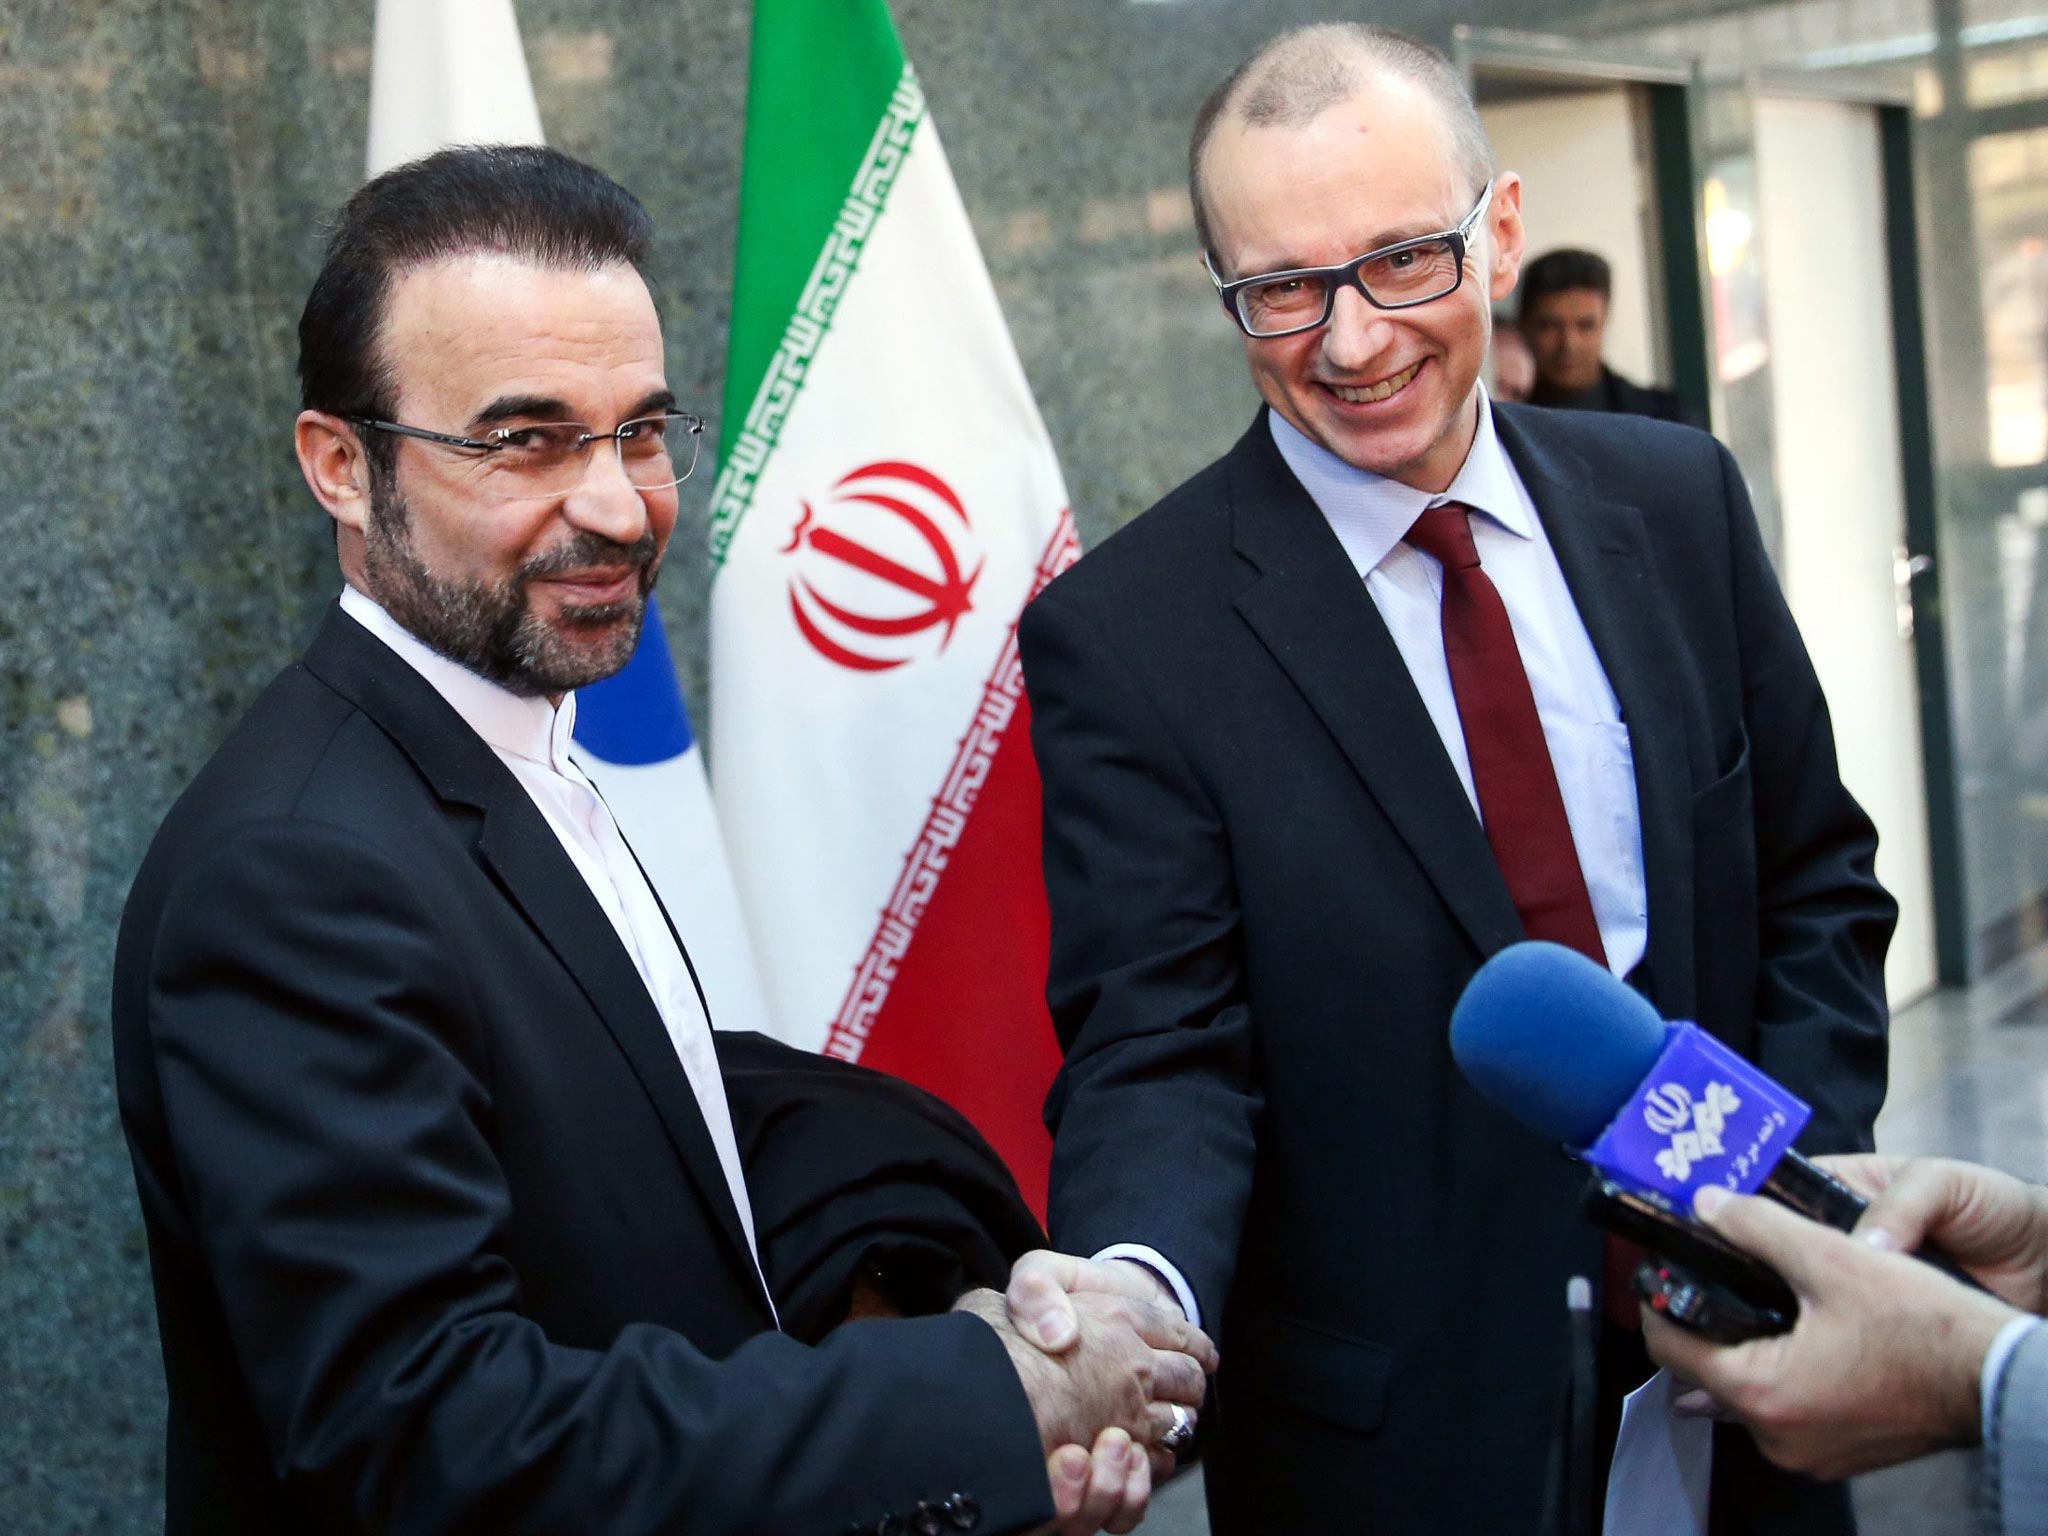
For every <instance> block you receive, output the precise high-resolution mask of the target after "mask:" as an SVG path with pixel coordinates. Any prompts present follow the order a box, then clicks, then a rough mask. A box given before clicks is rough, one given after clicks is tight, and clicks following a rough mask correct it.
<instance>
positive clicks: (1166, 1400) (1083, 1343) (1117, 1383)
mask: <svg viewBox="0 0 2048 1536" xmlns="http://www.w3.org/2000/svg"><path fill="white" fill-rule="evenodd" d="M1072 1303H1073V1309H1074V1314H1075V1317H1076V1319H1077V1321H1078V1322H1079V1325H1080V1338H1079V1340H1078V1342H1076V1343H1075V1344H1074V1345H1073V1346H1072V1347H1070V1348H1067V1349H1065V1350H1062V1351H1061V1352H1060V1353H1058V1354H1048V1353H1047V1352H1046V1351H1045V1349H1044V1347H1043V1346H1042V1345H1041V1344H1040V1343H1039V1342H1038V1341H1037V1340H1035V1339H1029V1338H1026V1337H1025V1336H1024V1335H1023V1334H1022V1333H1020V1332H1018V1330H1017V1328H1016V1327H1015V1325H1014V1324H1013V1323H1012V1322H1011V1320H1010V1316H1009V1309H1008V1307H1007V1305H1006V1304H1005V1301H1004V1298H1003V1297H1002V1296H1001V1295H1000V1294H999V1293H997V1292H995V1291H985V1290H984V1291H970V1292H968V1293H967V1294H966V1295H965V1296H963V1297H961V1298H960V1300H959V1301H958V1302H957V1303H956V1304H955V1310H956V1311H963V1312H972V1313H973V1314H974V1315H975V1316H977V1317H979V1318H980V1319H981V1320H982V1321H983V1322H985V1323H987V1324H988V1325H989V1326H990V1327H991V1328H993V1329H995V1331H996V1334H997V1336H998V1337H999V1338H1001V1339H1002V1341H1003V1345H1004V1347H1005V1348H1006V1349H1008V1350H1009V1352H1010V1363H1011V1365H1012V1366H1014V1367H1015V1369H1016V1371H1017V1376H1018V1379H1019V1380H1020V1381H1021V1382H1022V1383H1023V1387H1024V1394H1025V1396H1026V1398H1027V1399H1028V1400H1029V1401H1030V1403H1031V1412H1032V1415H1033V1417H1034V1418H1035V1419H1036V1420H1037V1423H1038V1432H1039V1439H1040V1440H1041V1441H1042V1442H1043V1444H1044V1447H1045V1449H1046V1452H1047V1453H1048V1455H1049V1456H1050V1455H1052V1454H1053V1453H1055V1452H1061V1453H1062V1454H1065V1455H1072V1454H1073V1453H1072V1452H1067V1451H1064V1450H1063V1448H1066V1447H1095V1448H1096V1455H1095V1457H1094V1460H1095V1462H1096V1463H1098V1466H1097V1469H1096V1470H1097V1473H1098V1474H1099V1473H1100V1472H1101V1470H1102V1469H1101V1466H1100V1465H1099V1464H1100V1463H1102V1461H1103V1459H1104V1458H1103V1455H1102V1450H1103V1448H1104V1446H1103V1441H1104V1437H1105V1436H1107V1442H1108V1444H1109V1445H1110V1446H1112V1447H1113V1446H1115V1445H1117V1444H1118V1443H1120V1442H1121V1441H1122V1440H1123V1439H1124V1437H1128V1439H1129V1441H1130V1442H1132V1443H1134V1444H1135V1446H1136V1447H1138V1448H1139V1449H1141V1450H1143V1451H1144V1452H1145V1453H1146V1455H1144V1456H1133V1457H1131V1458H1130V1459H1131V1461H1133V1462H1136V1463H1138V1464H1139V1465H1143V1464H1144V1463H1145V1462H1146V1460H1147V1459H1148V1458H1150V1459H1158V1458H1159V1457H1160V1456H1163V1455H1164V1453H1159V1452H1157V1451H1156V1448H1157V1446H1158V1444H1159V1441H1160V1439H1161V1438H1162V1437H1163V1436H1164V1435H1165V1433H1166V1431H1167V1429H1168V1428H1169V1427H1170V1426H1171V1424H1172V1422H1173V1415H1172V1413H1171V1410H1170V1408H1169V1406H1168V1405H1170V1404H1174V1403H1179V1404H1182V1405H1184V1406H1186V1407H1188V1408H1191V1409H1192V1408H1199V1407H1200V1406H1201V1403H1202V1398H1203V1394H1204V1392H1205V1391H1206V1389H1207V1386H1208V1373H1209V1371H1210V1370H1211V1369H1213V1368H1214V1366H1215V1363H1216V1350H1215V1346H1214V1345H1213V1344H1211V1343H1210V1342H1209V1339H1208V1336H1207V1335H1206V1334H1204V1333H1203V1332H1202V1331H1201V1330H1200V1329H1198V1328H1196V1327H1194V1326H1193V1325H1192V1324H1191V1323H1189V1322H1188V1321H1187V1319H1185V1318H1183V1317H1182V1316H1181V1315H1180V1314H1179V1312H1178V1310H1176V1309H1174V1308H1171V1307H1165V1306H1161V1305H1160V1304H1158V1303H1157V1302H1153V1301H1147V1300H1143V1299H1141V1298H1139V1297H1136V1296H1131V1295H1123V1294H1116V1293H1111V1292H1094V1291H1090V1292H1081V1293H1077V1294H1075V1295H1074V1296H1073V1297H1072ZM1164 1460H1165V1464H1166V1465H1168V1466H1170V1465H1171V1462H1172V1458H1171V1457H1170V1456H1164ZM1114 1461H1115V1458H1114V1457H1112V1458H1111V1462H1112V1464H1114ZM1058 1465H1059V1464H1058V1461H1057V1460H1055V1462H1054V1464H1053V1467H1054V1475H1055V1478H1057V1476H1058ZM1075 1466H1076V1468H1077V1469H1078V1461H1077V1462H1076V1463H1075ZM1148 1470H1149V1469H1148ZM1147 1481H1148V1483H1149V1478H1148V1479H1147ZM1056 1491H1058V1490H1057V1488H1056ZM1142 1497H1143V1496H1142V1495H1141V1496H1140V1508H1139V1510H1138V1511H1137V1512H1138V1513H1142ZM1061 1502H1062V1506H1063V1510H1062V1512H1063V1513H1064V1504H1065V1501H1064V1500H1062V1501H1061ZM1111 1528H1112V1529H1115V1528H1118V1526H1117V1524H1115V1523H1113V1524H1112V1527H1111Z"/></svg>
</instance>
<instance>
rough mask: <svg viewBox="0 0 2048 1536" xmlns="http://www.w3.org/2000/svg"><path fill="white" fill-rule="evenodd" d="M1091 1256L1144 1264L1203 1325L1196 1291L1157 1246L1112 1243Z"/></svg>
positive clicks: (1187, 1314) (1192, 1319)
mask: <svg viewBox="0 0 2048 1536" xmlns="http://www.w3.org/2000/svg"><path fill="white" fill-rule="evenodd" d="M1090 1257H1091V1258H1094V1259H1096V1260H1098V1261H1099V1260H1102V1259H1128V1260H1130V1261H1131V1262H1132V1263H1134V1264H1142V1265H1144V1266H1145V1268H1147V1269H1149V1270H1151V1271H1152V1273H1153V1274H1154V1275H1156V1276H1157V1277H1158V1278H1159V1281H1160V1283H1161V1284H1162V1285H1164V1286H1165V1287H1166V1288H1167V1289H1168V1290H1169V1291H1171V1292H1173V1299H1174V1300H1175V1301H1177V1302H1179V1303H1180V1310H1181V1314H1182V1315H1183V1316H1184V1317H1186V1318H1187V1320H1188V1321H1189V1322H1191V1323H1193V1324H1194V1325H1195V1326H1196V1327H1197V1328H1199V1327H1201V1326H1202V1309H1201V1308H1200V1307H1198V1306H1196V1305H1195V1293H1194V1292H1193V1291H1192V1290H1190V1289H1189V1288H1188V1283H1187V1281H1186V1279H1185V1278H1183V1277H1182V1275H1181V1272H1180V1271H1179V1270H1177V1269H1175V1268H1174V1267H1173V1266H1172V1265H1171V1264H1169V1263H1167V1262H1166V1258H1165V1255H1163V1254H1161V1253H1160V1251H1159V1250H1158V1249H1157V1248H1147V1247H1146V1246H1145V1245H1144V1244H1143V1243H1111V1244H1110V1245H1109V1246H1108V1247H1107V1248H1104V1249H1101V1250H1099V1251H1097V1252H1096V1253H1093V1254H1091V1255H1090Z"/></svg>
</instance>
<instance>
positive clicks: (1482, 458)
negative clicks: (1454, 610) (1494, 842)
mask: <svg viewBox="0 0 2048 1536" xmlns="http://www.w3.org/2000/svg"><path fill="white" fill-rule="evenodd" d="M1266 421H1267V424H1268V428H1269V430H1270V431H1271V432H1272V435H1273V442H1274V445H1275V446H1276V447H1277V448H1278V449H1279V450H1280V456H1281V458H1283V459H1284V460H1286V462H1287V467H1288V468H1289V469H1291V470H1292V471H1293V472H1294V476H1295V478H1296V479H1297V480H1299V481H1300V482H1301V484H1302V488H1303V489H1304V490H1306V491H1307V492H1308V494H1309V499H1310V500H1312V501H1313V502H1314V503H1315V504H1316V507H1317V509H1318V510H1319V511H1321V513H1322V514H1323V517H1324V519H1325V520H1326V521H1328V523H1329V525H1330V530H1331V532H1333V533H1335V534H1336V535H1337V542H1338V543H1339V544H1341V545H1342V546H1343V548H1344V553H1345V555H1346V556H1347V557H1349V559H1350V561H1351V565H1352V568H1353V569H1354V570H1356V571H1357V572H1358V575H1359V578H1360V579H1361V580H1362V581H1364V583H1365V590H1366V594H1367V595H1368V596H1369V597H1371V599H1372V602H1373V606H1374V607H1375V608H1377V609H1378V610H1379V614H1380V617H1381V619H1383V620H1384V621H1385V623H1386V626H1387V631H1388V633H1389V634H1390V635H1392V636H1393V640H1394V645H1395V648H1396V649H1398V650H1399V651H1400V653H1401V659H1402V661H1403V662H1405V663H1406V664H1407V667H1408V675H1409V677H1410V678H1411V679H1412V680H1413V681H1414V683H1415V691H1416V692H1417V693H1418V694H1420V695H1421V697H1422V703H1423V707H1424V708H1425V709H1427V710H1428V711H1429V718H1430V721H1431V723H1432V724H1434V725H1435V726H1436V733H1437V737H1438V739H1439V740H1440V741H1441V742H1442V743H1443V749H1444V752H1445V754H1446V755H1447V756H1448V757H1449V758H1450V761H1451V767H1452V768H1453V769H1454V770H1455V771H1456V772H1457V775H1458V782H1459V783H1461V784H1462V785H1464V787H1465V798H1466V799H1467V800H1469V801H1470V802H1471V803H1472V809H1473V811H1474V813H1475V814H1477V813H1479V796H1478V793H1477V791H1476V790H1474V788H1473V785H1472V759H1471V755H1470V754H1469V753H1468V752H1467V751H1466V749H1465V730H1464V725H1463V723H1462V722H1461V721H1460V719H1459V717H1458V700H1457V696H1456V694H1454V693H1453V692H1452V689H1451V668H1450V663H1449V661H1448V660H1446V659H1445V656H1444V634H1443V589H1444V580H1443V568H1442V567H1441V566H1440V565H1438V564H1437V562H1436V561H1435V559H1433V558H1432V557H1431V556H1429V555H1425V554H1424V553H1422V551H1420V550H1419V549H1415V548H1413V547H1411V546H1410V545H1407V544H1404V543H1403V542H1402V539H1403V538H1404V537H1405V536H1406V535H1407V532H1408V530H1409V528H1410V527H1412V526H1413V525H1414V522H1415V519H1416V518H1418V517H1420V516H1421V515H1422V514H1423V513H1424V512H1426V511H1428V510H1429V509H1430V508H1431V507H1438V506H1442V505H1443V504H1444V503H1446V502H1452V501H1455V502H1461V503H1463V504H1464V505H1465V506H1467V507H1470V508H1471V509H1472V514H1473V515H1472V519H1471V526H1472V542H1473V544H1474V545H1475V546H1476V547H1477V548H1478V551H1479V564H1480V568H1481V569H1482V570H1484V571H1485V572H1486V574H1487V576H1488V578H1489V579H1490V580H1491V581H1492V582H1493V584H1494V587H1495V588H1496V589H1497V590H1498V591H1499V593H1500V596H1501V601H1502V603H1503V604H1504V605H1505V606H1506V608H1507V611H1508V622H1509V623H1510V624H1511V625H1512V626H1513V628H1514V632H1515V645H1516V648H1517V649H1518V650H1519V651H1520V652H1521V654H1522V666H1523V669H1524V670H1525V671H1526V672H1527V673H1528V675H1529V691H1530V692H1531V693H1532V694H1533V695H1534V696H1535V700H1536V713H1537V715H1538V716H1539V717H1540V718H1541V720H1542V722H1543V739H1544V741H1545V742H1546V743H1547V744H1548V745H1549V747H1550V763H1551V767H1552V769H1553V770H1554V771H1555V772H1556V774H1557V787H1558V790H1559V792H1560V793H1561V795H1562V796H1563V799H1564V809H1565V817H1566V819H1567V820H1568V821H1569V822H1570V823H1571V829H1572V843H1573V845H1574V846H1575V847H1576V848H1577V850H1578V855H1579V867H1580V869H1581V870H1582V871H1584V873H1585V877H1586V890H1587V892H1588V894H1589V895H1590V896H1591V897H1592V899H1593V917H1594V920H1595V921H1596V922H1597V923H1598V924H1599V925H1600V943H1601V947H1602V948H1603V949H1605V950H1606V952H1607V965H1608V969H1610V970H1611V971H1613V972H1614V974H1615V975H1617V976H1626V975H1627V974H1628V973H1629V972H1630V971H1632V970H1634V969H1635V967H1636V965H1637V964H1638V962H1640V961H1641V960H1642V958H1643V953H1644V948H1645V945H1646V944H1647V942H1648V937H1649V901H1648V896H1647V894H1646V891H1645V887H1644V881H1643V828H1642V817H1641V814H1640V811H1639V809H1638V806H1637V802H1636V779H1635V758H1634V755H1633V753H1632V752H1631V750H1630V746H1629V737H1628V727H1627V725H1626V724H1625V723H1624V722H1623V721H1622V718H1621V709H1620V705H1619V704H1618V702H1617V701H1616V699H1615V697H1614V689H1613V688H1612V687H1611V686H1610V685H1609V683H1608V681H1607V673H1606V671H1605V669H1604V668H1602V667H1601V665H1600V658H1599V656H1598V655H1597V654H1596V653H1595V651H1594V649H1593V641H1592V638H1591V637H1590V636H1589V635H1588V634H1587V633H1586V626H1585V623H1584V621H1583V620H1582V619H1580V617H1579V610H1578V605H1577V604H1576V603H1575V602H1574V601H1573V600H1572V594H1571V589H1570V588H1569V587H1568V586H1567V585H1566V584H1565V579H1564V572H1563V570H1562V569H1561V568H1560V567H1559V565H1558V563H1557V554H1556V552H1555V551H1554V550H1553V549H1552V548H1551V546H1550V538H1549V535H1548V534H1546V533H1545V532H1544V528H1543V520H1542V519H1541V518H1540V517H1539V516H1538V515H1537V513H1536V504H1535V502H1534V501H1533V500H1531V499H1530V496H1529V491H1528V487H1526V486H1525V485H1524V484H1523V483H1522V477H1521V475H1520V474H1519V473H1517V471H1516V469H1515V466H1514V461H1513V460H1511V459H1510V458H1509V457H1508V455H1507V450H1506V449H1504V448H1503V447H1502V446H1501V441H1500V437H1499V435H1498V434H1497V433H1496V432H1495V431H1494V426H1493V407H1492V404H1491V402H1490V401H1488V400H1487V398H1486V395H1485V392H1484V391H1483V390H1482V391H1481V393H1480V397H1479V428H1478V431H1477V432H1476V433H1475V434H1474V436H1473V439H1472V448H1471V451H1470V452H1468V453H1467V454H1466V456H1465V463H1464V465H1463V467H1462V468H1460V469H1459V471H1458V474H1457V478H1456V479H1454V480H1452V482H1451V483H1450V485H1449V486H1448V487H1447V488H1445V489H1444V490H1443V491H1442V492H1440V493H1438V494H1436V495H1431V494H1430V493H1429V492H1427V491H1418V490H1416V489H1415V488H1414V487H1412V486H1407V485H1403V484H1401V483H1400V482H1399V481H1397V480H1389V479H1387V478H1385V477H1384V476H1380V475H1375V474H1371V473H1369V472H1368V471H1366V470H1362V469H1359V468H1356V467H1355V466H1353V465H1350V464H1347V463H1345V462H1344V461H1343V460H1342V459H1340V458H1338V457H1337V456H1336V455H1335V454H1334V453H1331V452H1330V451H1329V450H1328V449H1327V448H1324V447H1322V446H1321V445H1320V444H1318V443H1315V442H1313V441H1311V440H1310V439H1309V438H1308V437H1307V436H1305V435H1304V434H1303V433H1302V432H1301V431H1299V430H1298V429H1297V428H1296V427H1295V426H1293V424H1292V423H1290V422H1288V421H1287V420H1286V419H1285V418H1284V417H1282V416H1281V415H1280V414H1279V413H1278V412H1277V411H1272V410H1268V411H1267V412H1266ZM1559 515H1561V516H1569V515H1570V509H1569V508H1564V509H1560V511H1559Z"/></svg>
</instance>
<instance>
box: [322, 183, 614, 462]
mask: <svg viewBox="0 0 2048 1536" xmlns="http://www.w3.org/2000/svg"><path fill="white" fill-rule="evenodd" d="M653 243H654V223H653V220H651V219H649V218H648V216H647V210H646V209H645V208H643V207H642V206H641V205H640V200H639V199H638V198H636V197H635V196H633V194H632V193H630V192H628V191H627V190H626V189H625V188H624V187H622V186H620V185H619V184H618V183H617V182H615V181H613V180H612V179H611V177H609V176H607V175H605V174H604V172H602V171H600V170H597V169H596V168H594V167H592V166H588V165H585V164H584V163H583V162H582V161H580V160H573V159H571V158H570V157H569V156H567V155H565V154H563V153H561V151H559V150H554V149H545V148H542V147H541V146H539V145H492V146H478V145H468V146H464V147H461V148H456V149H444V150H441V151H439V152H437V153H435V154H431V155H428V156H426V157H425V158H424V159H421V160H414V161H412V162H410V163H408V164H406V165H401V166H398V167H396V168H395V169H393V170H389V171H386V172H385V173H384V174H383V175H381V176H378V177H375V178H374V179H372V180H370V181H368V182H366V183H364V185H363V186H362V187H361V188H360V189H359V190H358V191H357V192H356V194H355V196H353V197H351V198H350V199H349V200H348V202H347V204H346V205H345V206H344V207H343V208H342V210H341V215H340V217H339V219H338V220H337V221H336V224H335V228H334V232H333V233H332V234H331V235H330V236H329V237H328V241H327V255H326V259H325V260H324V261H323V262H322V263H321V267H320V275H319V276H318V277H316V278H315V279H314V280H313V291H312V292H311V293H310V294H308V295H307V297H306V307H305V309H304V310H303V311H302V312H301V313H300V315H299V403H300V406H301V407H302V408H303V409H306V410H313V411H329V412H332V413H333V414H335V415H337V416H368V417H379V418H389V416H390V415H391V413H392V411H393V410H394V409H395V408H396V400H395V399H394V397H393V381H392V377H391V365H390V360H389V359H388V358H386V357H384V356H383V355H382V354H381V353H380V352H379V351H378V346H377V341H378V331H379V328H380V327H381V325H382V323H383V315H384V300H385V296H386V295H387V294H388V293H389V292H390V290H391V284H392V281H393V280H394V279H395V278H396V277H398V276H399V275H400V274H401V273H402V272H403V271H405V270H406V269H407V268H409V267H414V266H418V265H420V264H421V263H423V262H430V261H445V260H448V259H449V258H451V257H456V256H468V255H475V254H480V253H484V252H492V253H497V254H502V255H507V256H517V257H522V258H525V259H527V260H530V261H533V262H535V263H537V264H539V265H542V266H549V267H569V268H585V269H595V268H598V267H606V266H612V265H614V264H617V263H621V262H623V263H625V264H627V265H630V266H631V267H632V268H633V269H634V270H635V271H637V272H639V273H640V275H641V278H642V279H643V280H645V278H646V276H647V271H646V265H647V259H648V255H649V252H650V251H651V250H652V248H653ZM649 287H650V291H651V288H652V285H651V284H650V285H649ZM365 447H366V450H367V451H368V452H369V454H370V455H371V459H372V463H373V465H376V466H377V467H380V468H383V469H387V470H388V469H389V467H390V457H391V454H392V452H393V451H394V449H395V444H394V443H392V442H390V441H387V440H386V439H385V438H384V436H383V434H381V433H371V434H368V435H367V442H366V444H365Z"/></svg>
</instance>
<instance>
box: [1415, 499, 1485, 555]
mask: <svg viewBox="0 0 2048 1536" xmlns="http://www.w3.org/2000/svg"><path fill="white" fill-rule="evenodd" d="M1403 542H1404V543H1406V544H1409V545H1411V546H1412V547H1414V548H1416V549H1419V550H1421V551H1422V552H1423V553H1424V554H1425V555H1431V556H1434V557H1435V559H1436V561H1437V563H1438V564H1439V565H1441V566H1443V568H1444V569H1445V570H1447V571H1459V570H1469V569H1471V568H1472V567H1474V566H1476V565H1478V564H1479V547H1478V546H1477V545H1476V544H1474V543H1473V542H1472V522H1471V509H1470V508H1469V507H1466V506H1465V505H1463V504H1462V503H1460V502H1455V501H1447V502H1445V503H1444V504H1443V505H1442V506H1440V507H1431V508H1430V509H1429V510H1428V511H1427V512H1425V513H1423V514H1422V516H1420V517H1418V518H1417V519H1415V523H1414V526H1412V527H1411V528H1410V529H1409V530H1408V534H1407V537H1406V538H1405V539H1404V540H1403Z"/></svg>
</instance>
